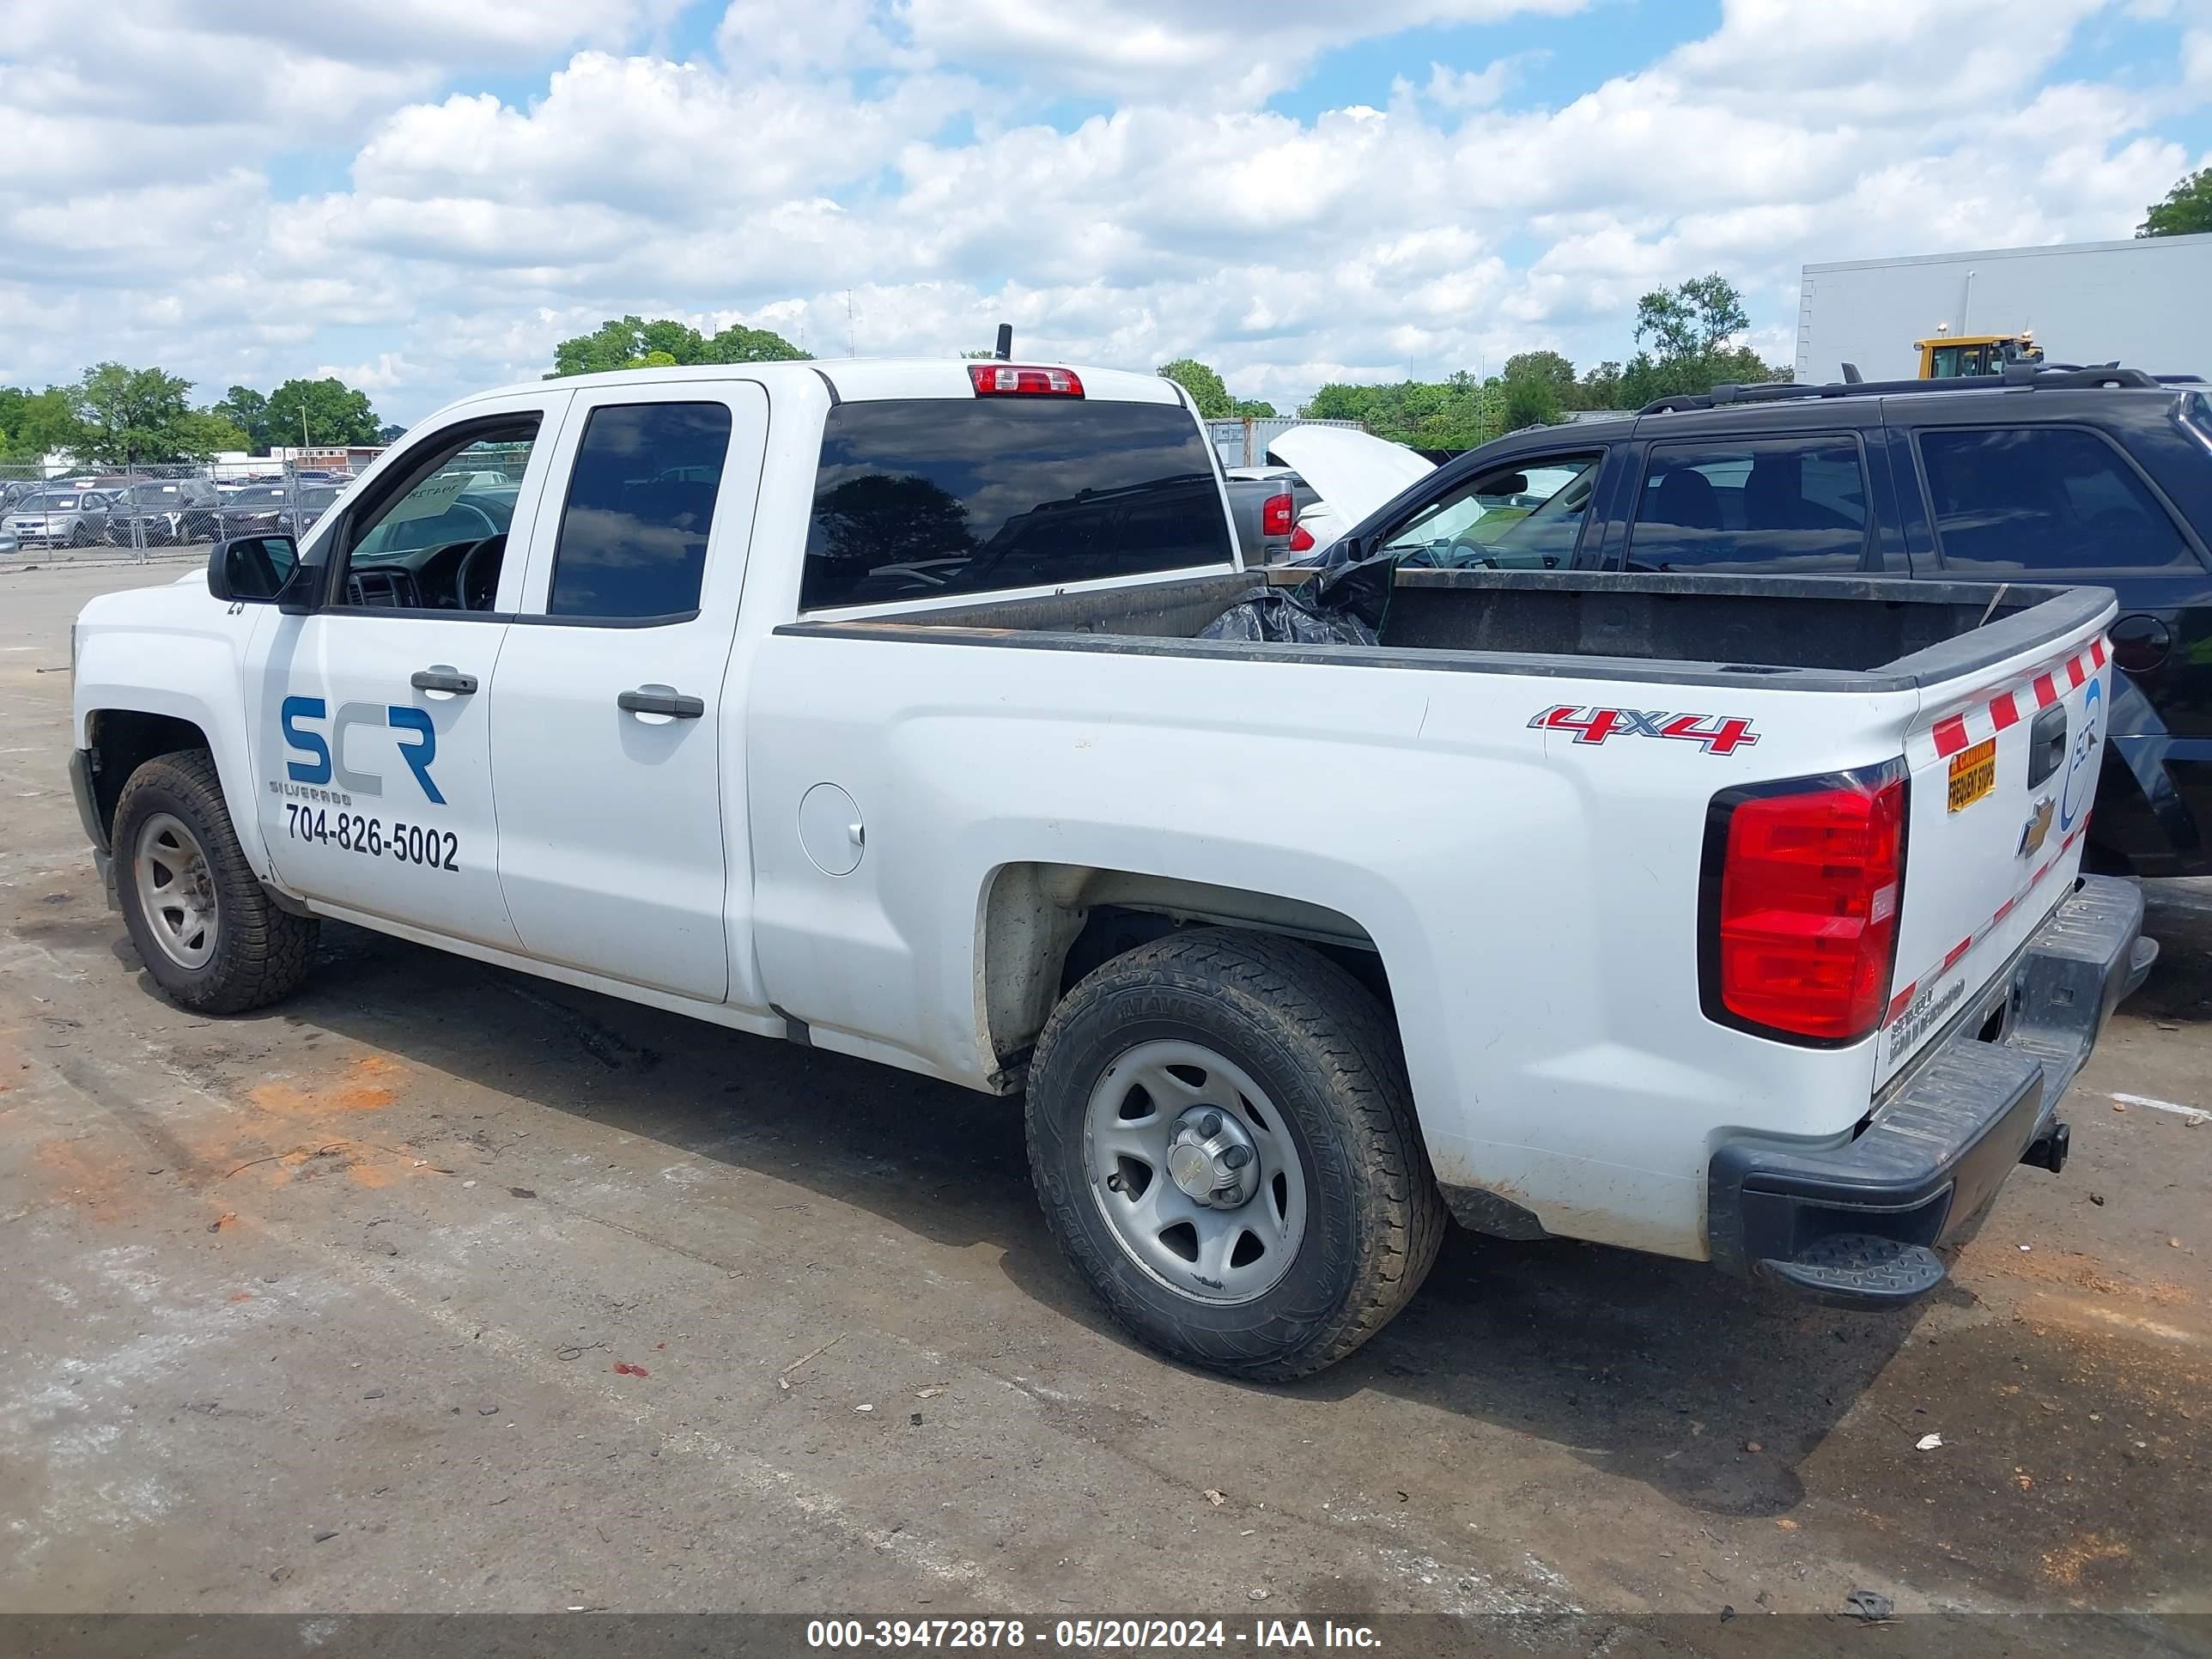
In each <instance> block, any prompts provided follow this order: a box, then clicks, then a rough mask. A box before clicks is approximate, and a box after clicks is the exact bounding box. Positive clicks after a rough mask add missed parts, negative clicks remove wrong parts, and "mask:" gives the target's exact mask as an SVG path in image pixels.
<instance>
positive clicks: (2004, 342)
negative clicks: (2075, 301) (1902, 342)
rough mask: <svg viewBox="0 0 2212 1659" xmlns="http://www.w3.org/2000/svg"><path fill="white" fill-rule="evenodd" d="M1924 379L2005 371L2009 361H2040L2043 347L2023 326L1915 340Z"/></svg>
mask: <svg viewBox="0 0 2212 1659" xmlns="http://www.w3.org/2000/svg"><path fill="white" fill-rule="evenodd" d="M1912 349H1914V350H1915V351H1917V352H1918V353H1919V354H1920V376H1919V378H1920V379H1922V380H1956V379H1957V378H1958V377H1959V376H1960V375H1961V374H2002V373H2003V372H2004V366H2005V365H2006V364H2007V363H2039V362H2042V361H2043V348H2042V347H2041V346H2039V345H2038V344H2036V343H2035V336H2033V334H2030V333H2029V332H2027V331H2026V330H2025V329H2023V330H2022V331H2021V332H2019V333H2018V334H1946V333H1943V332H1942V331H1941V330H1940V329H1939V330H1938V331H1937V332H1936V337H1935V338H1934V339H1932V340H1915V341H1914V342H1913V343H1912Z"/></svg>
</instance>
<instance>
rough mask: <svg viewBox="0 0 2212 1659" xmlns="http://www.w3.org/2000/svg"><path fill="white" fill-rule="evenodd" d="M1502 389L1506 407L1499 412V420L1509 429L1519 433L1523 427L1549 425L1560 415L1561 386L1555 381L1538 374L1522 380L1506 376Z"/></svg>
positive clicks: (1527, 376)
mask: <svg viewBox="0 0 2212 1659" xmlns="http://www.w3.org/2000/svg"><path fill="white" fill-rule="evenodd" d="M1503 390H1504V409H1503V410H1501V411H1500V423H1501V424H1502V425H1503V427H1504V429H1505V430H1506V431H1508V432H1518V431H1519V430H1521V428H1522V427H1524V426H1549V425H1550V424H1551V423H1552V422H1554V421H1556V420H1558V419H1559V387H1558V386H1557V385H1556V384H1554V383H1553V381H1552V380H1548V379H1547V378H1545V377H1543V376H1541V375H1535V374H1526V375H1522V376H1521V377H1520V378H1519V379H1517V380H1516V379H1514V378H1512V377H1510V376H1509V377H1507V379H1506V380H1505V381H1504V386H1503Z"/></svg>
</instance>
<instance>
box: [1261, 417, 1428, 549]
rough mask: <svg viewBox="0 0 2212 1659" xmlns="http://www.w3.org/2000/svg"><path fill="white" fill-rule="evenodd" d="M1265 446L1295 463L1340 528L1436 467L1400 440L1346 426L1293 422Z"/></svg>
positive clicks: (1387, 499) (1300, 473) (1362, 515)
mask: <svg viewBox="0 0 2212 1659" xmlns="http://www.w3.org/2000/svg"><path fill="white" fill-rule="evenodd" d="M1267 450H1268V453H1270V454H1273V455H1275V456H1278V457H1279V458H1280V459H1283V460H1285V461H1287V462H1288V463H1289V464H1290V465H1292V466H1294V467H1296V468H1297V470H1298V476H1299V477H1302V478H1304V480H1305V481H1306V482H1307V483H1310V484H1311V485H1312V486H1313V487H1314V489H1316V490H1317V491H1318V492H1320V495H1321V498H1322V500H1323V501H1327V502H1328V504H1329V506H1330V507H1331V508H1332V509H1334V512H1335V513H1336V514H1337V516H1338V517H1339V518H1340V519H1341V520H1343V525H1344V528H1345V529H1346V530H1349V529H1350V528H1351V527H1352V526H1353V525H1356V524H1358V522H1359V521H1360V520H1362V519H1364V518H1365V517H1366V516H1367V515H1368V514H1369V513H1372V512H1373V511H1374V510H1375V509H1376V507H1380V506H1382V505H1383V502H1385V501H1389V499H1390V498H1391V497H1392V496H1393V495H1396V494H1397V493H1398V492H1399V491H1400V490H1401V489H1405V488H1407V486H1408V485H1410V484H1416V483H1419V482H1420V481H1421V480H1422V479H1424V478H1425V477H1428V476H1429V474H1430V473H1431V472H1433V471H1436V470H1437V469H1436V464H1435V463H1434V462H1432V461H1425V460H1423V459H1421V458H1420V457H1419V455H1416V454H1415V453H1413V451H1412V450H1410V449H1408V448H1407V447H1406V446H1405V445H1403V444H1398V443H1392V442H1391V441H1389V439H1388V438H1377V437H1374V436H1371V435H1369V434H1367V433H1364V432H1358V431H1354V430H1353V429H1352V428H1350V427H1346V426H1294V427H1292V428H1291V429H1290V430H1289V431H1288V432H1285V433H1284V434H1283V435H1281V436H1280V437H1278V438H1273V439H1270V440H1269V441H1268V443H1267Z"/></svg>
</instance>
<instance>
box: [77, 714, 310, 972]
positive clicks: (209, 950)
mask: <svg viewBox="0 0 2212 1659" xmlns="http://www.w3.org/2000/svg"><path fill="white" fill-rule="evenodd" d="M114 842H115V858H116V864H117V869H116V882H115V886H116V896H117V898H118V900H119V901H120V902H121V904H122V908H123V921H124V926H125V927H127V928H129V929H130V932H131V944H133V945H136V946H137V948H138V955H139V958H140V959H141V960H142V961H143V962H144V963H145V964H146V971H147V972H148V973H149V974H151V975H153V976H154V982H155V984H157V985H159V986H160V987H161V989H162V990H163V991H165V992H167V994H168V996H169V999H170V1000H172V1001H173V1002H176V1003H178V1004H179V1005H181V1006H184V1007H186V1008H189V1009H191V1010H192V1012H195V1013H202V1014H242V1013H245V1012H246V1011H247V1010H249V1009H253V1008H258V1007H261V1006H264V1005H265V1004H268V1003H271V1002H274V1001H276V1000H277V999H278V998H279V997H282V996H284V995H286V994H289V992H291V991H292V990H293V989H294V988H295V987H296V986H298V984H299V983H300V981H301V980H303V979H305V978H306V977H307V968H308V963H309V961H310V959H311V958H312V957H313V954H314V948H315V939H316V935H317V933H318V931H319V929H318V924H317V923H316V921H314V919H313V917H307V916H295V915H291V914H289V912H287V911H283V910H280V909H278V908H276V905H275V903H273V902H271V901H270V897H269V895H268V893H267V892H266V891H265V890H264V889H263V887H262V885H261V883H260V882H259V880H258V879H257V878H256V877H255V876H254V873H253V871H252V866H249V865H248V864H247V863H246V854H244V853H243V852H241V851H240V848H239V845H238V836H237V833H236V832H235V831H234V829H232V828H231V823H230V812H229V809H228V807H226V806H225V805H224V804H223V795H222V780H221V779H220V778H219V777H218V776H217V775H216V769H215V757H213V756H211V755H210V754H209V753H208V751H207V750H204V749H192V750H182V751H180V752H179V753H176V754H171V755H158V756H156V757H155V758H154V759H152V760H149V761H148V762H147V763H145V764H144V765H143V766H141V767H140V768H139V769H137V771H136V772H133V773H132V774H131V778H130V781H128V782H126V783H125V785H124V786H123V795H122V798H121V799H119V800H118V801H117V803H116V806H115V836H114Z"/></svg>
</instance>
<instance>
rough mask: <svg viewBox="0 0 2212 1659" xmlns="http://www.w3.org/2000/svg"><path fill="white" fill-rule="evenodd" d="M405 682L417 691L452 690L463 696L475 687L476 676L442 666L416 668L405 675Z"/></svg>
mask: <svg viewBox="0 0 2212 1659" xmlns="http://www.w3.org/2000/svg"><path fill="white" fill-rule="evenodd" d="M407 684H410V685H411V686H413V687H414V688H415V689H416V690H417V691H452V692H455V693H457V694H459V696H464V697H465V696H468V695H469V693H470V692H471V691H473V690H476V689H477V677H476V676H475V675H473V674H457V673H455V672H454V671H453V670H452V669H450V668H447V667H443V666H440V667H437V668H418V669H416V671H414V672H413V673H412V674H410V675H409V676H408V677H407Z"/></svg>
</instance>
